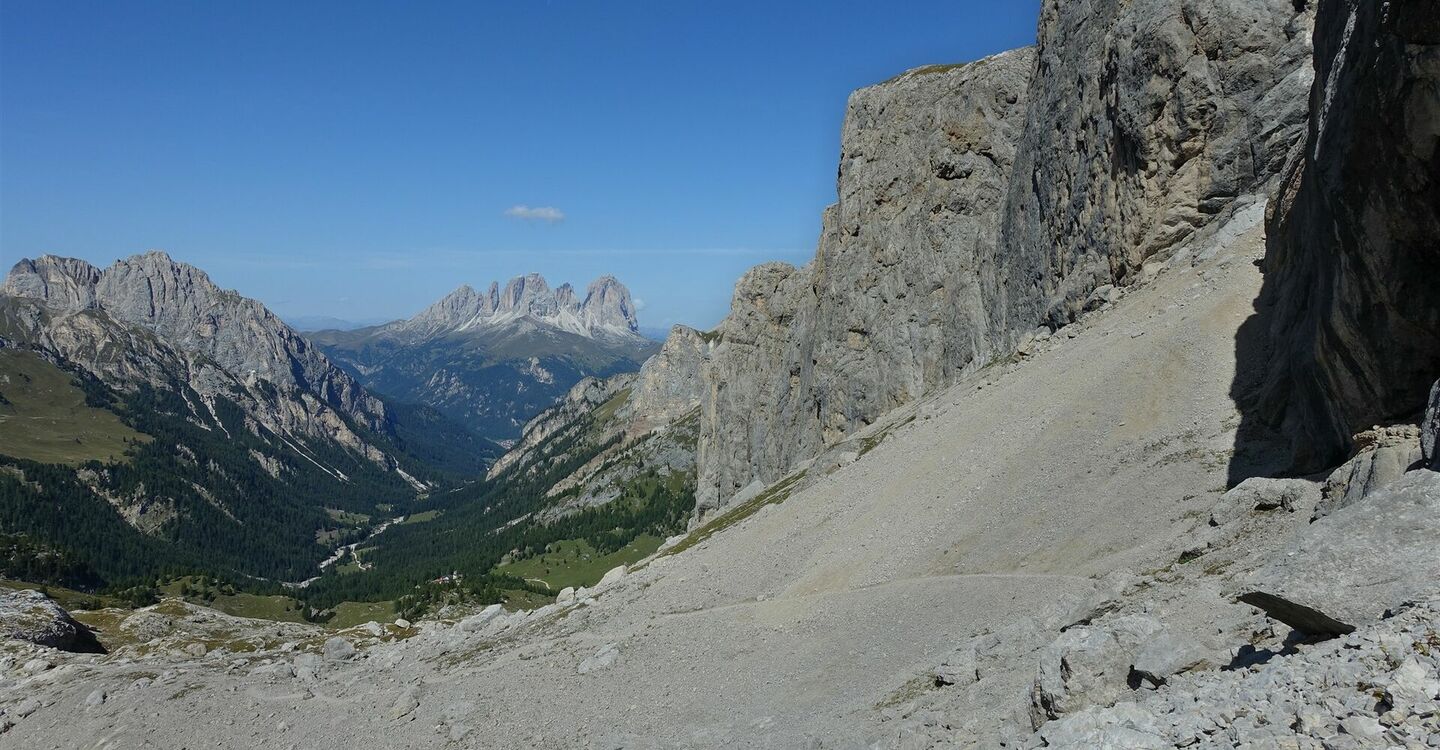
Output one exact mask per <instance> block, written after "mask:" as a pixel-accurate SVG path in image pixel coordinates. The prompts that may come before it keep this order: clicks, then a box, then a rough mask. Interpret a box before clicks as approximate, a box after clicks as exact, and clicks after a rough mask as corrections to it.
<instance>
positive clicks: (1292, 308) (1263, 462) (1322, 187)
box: [1232, 0, 1440, 479]
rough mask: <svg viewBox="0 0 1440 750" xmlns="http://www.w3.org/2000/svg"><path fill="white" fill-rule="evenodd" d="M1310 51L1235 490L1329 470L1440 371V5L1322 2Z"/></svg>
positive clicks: (1270, 255) (1401, 411)
mask: <svg viewBox="0 0 1440 750" xmlns="http://www.w3.org/2000/svg"><path fill="white" fill-rule="evenodd" d="M1315 48H1316V49H1315V65H1316V78H1315V85H1314V88H1313V90H1312V92H1311V101H1310V107H1311V117H1310V122H1309V130H1308V137H1307V141H1306V142H1305V144H1304V148H1303V150H1302V151H1301V152H1300V153H1297V154H1296V157H1295V159H1294V161H1293V162H1292V164H1291V166H1290V167H1289V172H1288V174H1287V176H1286V180H1285V183H1284V185H1283V187H1282V188H1281V190H1280V192H1279V195H1278V196H1277V198H1276V199H1275V200H1274V201H1272V203H1271V207H1270V210H1271V215H1270V217H1269V227H1268V229H1269V247H1268V250H1267V256H1266V261H1265V269H1266V280H1265V287H1264V289H1263V291H1262V292H1261V295H1260V297H1259V299H1258V300H1257V302H1256V309H1257V313H1256V315H1255V317H1254V318H1252V319H1251V320H1250V321H1248V322H1247V324H1246V326H1245V328H1244V329H1243V330H1242V332H1241V337H1240V340H1239V342H1238V347H1239V352H1238V353H1239V356H1240V358H1241V363H1242V365H1244V364H1249V365H1250V369H1251V372H1250V373H1249V375H1248V377H1249V378H1251V380H1249V381H1247V380H1246V379H1245V378H1244V377H1241V378H1237V380H1236V384H1235V396H1236V400H1237V402H1239V403H1240V404H1241V406H1242V409H1243V410H1244V411H1245V413H1246V423H1245V425H1243V427H1242V434H1241V444H1240V445H1239V446H1237V462H1236V464H1237V465H1236V467H1235V470H1234V471H1232V479H1239V478H1243V475H1244V473H1247V472H1256V471H1266V470H1269V471H1275V470H1281V471H1284V470H1288V471H1292V472H1308V471H1314V470H1318V469H1321V468H1324V467H1326V466H1330V465H1333V464H1335V463H1338V462H1339V461H1340V460H1342V459H1344V457H1345V455H1346V453H1347V451H1349V450H1350V447H1351V435H1353V434H1354V433H1356V432H1358V431H1360V430H1364V429H1366V428H1368V427H1370V426H1371V425H1374V424H1380V423H1387V422H1393V421H1396V420H1409V419H1411V418H1413V417H1414V416H1415V415H1416V413H1417V412H1419V411H1420V410H1421V409H1422V408H1423V407H1424V405H1425V401H1426V395H1427V393H1428V391H1429V389H1430V387H1431V384H1432V383H1434V382H1435V377H1436V375H1437V374H1440V285H1437V284H1436V279H1437V278H1440V243H1437V241H1436V238H1437V237H1440V5H1436V4H1435V3H1433V2H1430V1H1429V0H1402V1H1399V2H1391V3H1373V2H1360V1H1359V0H1325V2H1322V3H1321V4H1320V8H1319V11H1318V20H1317V22H1316V29H1315ZM1246 360H1249V362H1248V363H1247V362H1246ZM1265 452H1268V453H1269V454H1270V455H1268V456H1266V455H1263V454H1264V453H1265Z"/></svg>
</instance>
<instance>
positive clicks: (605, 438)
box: [490, 326, 715, 520]
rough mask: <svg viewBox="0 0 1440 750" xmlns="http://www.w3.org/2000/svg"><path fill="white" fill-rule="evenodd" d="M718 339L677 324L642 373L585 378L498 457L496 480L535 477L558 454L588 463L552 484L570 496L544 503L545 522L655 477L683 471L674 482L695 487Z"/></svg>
mask: <svg viewBox="0 0 1440 750" xmlns="http://www.w3.org/2000/svg"><path fill="white" fill-rule="evenodd" d="M714 341H715V336H714V335H712V334H704V333H700V332H699V331H696V330H694V329H692V328H687V327H685V326H675V327H674V329H672V330H671V332H670V337H669V338H668V339H667V340H666V342H665V345H664V346H663V347H662V348H661V350H660V352H659V353H658V354H656V355H655V356H654V357H651V358H650V359H649V360H648V361H647V362H646V363H645V366H644V367H642V368H641V369H640V372H639V373H635V374H624V375H616V376H614V377H611V378H606V379H604V380H598V379H595V378H586V379H585V380H582V381H581V382H580V383H579V384H577V385H576V386H575V387H574V388H571V389H570V392H569V394H567V396H566V398H565V399H564V400H563V401H562V402H561V403H559V404H557V405H556V406H554V407H551V408H550V409H547V410H546V411H544V412H542V413H541V414H540V415H539V416H537V417H536V418H535V419H532V420H530V422H529V423H527V424H526V425H525V432H524V436H523V437H522V439H521V440H520V442H519V443H518V444H517V445H516V446H515V447H514V448H513V449H512V450H510V451H509V452H508V453H506V454H505V456H503V457H502V458H501V459H500V460H499V461H498V462H496V464H495V466H494V467H493V468H492V469H491V471H490V478H491V479H492V480H494V479H498V478H500V477H502V476H504V475H506V474H507V473H510V474H511V477H509V478H510V479H512V480H513V479H515V478H516V475H517V474H521V473H528V474H532V475H533V474H535V473H536V472H538V471H541V470H542V469H543V468H544V467H545V466H547V465H548V464H549V462H550V461H552V460H571V461H573V460H579V461H581V462H582V463H580V464H579V466H578V468H576V469H575V470H574V471H572V472H571V473H570V474H568V475H566V476H564V477H561V478H560V479H558V480H557V481H555V482H554V483H553V484H552V485H551V486H550V487H548V488H546V489H544V491H545V494H546V495H547V497H550V498H560V499H561V500H562V502H559V503H558V504H555V505H552V506H550V507H547V508H545V509H543V510H542V511H541V512H540V513H539V518H540V519H541V520H548V519H551V518H554V517H557V516H561V515H565V514H568V513H571V512H574V511H575V510H578V509H582V508H587V507H594V506H598V505H604V504H606V503H609V502H611V501H613V500H616V499H618V498H620V497H621V496H623V495H624V494H625V493H626V492H627V489H629V488H631V487H632V486H633V485H634V484H635V482H637V481H641V480H643V478H644V477H646V476H647V475H649V476H659V477H664V478H669V477H674V476H676V475H678V481H672V482H671V485H672V486H674V485H676V484H678V485H679V486H680V487H683V488H684V490H685V491H690V490H691V489H693V487H694V485H695V442H696V430H697V428H698V425H699V418H698V406H699V403H700V373H701V371H702V369H703V368H704V366H705V364H706V363H707V361H708V358H709V356H710V351H711V350H712V348H713V346H714Z"/></svg>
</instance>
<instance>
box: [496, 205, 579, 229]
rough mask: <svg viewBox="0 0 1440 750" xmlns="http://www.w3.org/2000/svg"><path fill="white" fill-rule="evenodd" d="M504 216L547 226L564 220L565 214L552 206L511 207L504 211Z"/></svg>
mask: <svg viewBox="0 0 1440 750" xmlns="http://www.w3.org/2000/svg"><path fill="white" fill-rule="evenodd" d="M505 215H506V216H509V217H510V218H512V219H521V220H524V221H543V222H545V223H547V224H557V223H559V222H562V221H564V220H565V212H564V211H561V210H560V209H558V208H556V207H554V206H525V205H519V206H511V207H510V208H507V209H505Z"/></svg>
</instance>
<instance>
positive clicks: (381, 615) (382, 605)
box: [326, 602, 396, 630]
mask: <svg viewBox="0 0 1440 750" xmlns="http://www.w3.org/2000/svg"><path fill="white" fill-rule="evenodd" d="M395 617H396V614H395V602H340V603H339V604H337V605H336V606H335V616H334V617H331V618H330V622H328V623H326V625H328V626H330V627H332V628H334V629H336V630H344V629H345V628H353V627H355V626H356V625H364V624H365V623H367V622H390V621H391V620H394V619H395Z"/></svg>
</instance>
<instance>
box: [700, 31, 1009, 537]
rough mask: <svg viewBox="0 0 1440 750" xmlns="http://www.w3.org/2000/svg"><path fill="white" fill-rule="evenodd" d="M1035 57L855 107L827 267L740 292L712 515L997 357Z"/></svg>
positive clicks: (725, 371)
mask: <svg viewBox="0 0 1440 750" xmlns="http://www.w3.org/2000/svg"><path fill="white" fill-rule="evenodd" d="M1033 61H1034V52H1033V51H1032V50H1029V49H1025V50H1017V51H1014V52H1009V53H1006V54H1004V55H999V56H996V57H993V58H989V59H986V60H982V61H979V62H976V63H972V64H969V65H960V66H944V67H938V68H922V69H919V70H915V71H911V72H909V73H906V74H904V75H902V76H900V77H898V78H896V79H894V80H891V81H887V82H885V83H883V84H880V85H877V86H872V87H870V88H866V89H861V90H860V91H857V92H855V93H854V94H853V95H852V96H851V97H850V102H849V105H848V107H847V110H846V119H845V127H844V131H843V134H842V139H841V140H842V146H841V162H840V176H839V181H838V192H839V202H838V203H837V204H836V205H834V206H832V207H830V208H829V209H827V210H826V212H825V217H824V222H823V229H822V234H821V238H820V248H819V251H818V253H817V255H816V259H815V261H814V262H813V263H811V264H809V265H807V266H805V267H804V268H798V269H797V268H794V267H792V266H789V265H786V264H781V263H770V264H766V265H762V266H759V267H757V268H755V269H753V270H751V271H750V272H749V273H747V274H746V275H745V276H744V278H742V279H741V280H740V282H739V284H737V285H736V288H735V294H734V297H733V301H732V305H731V312H730V315H729V317H727V318H726V319H725V321H724V322H723V323H722V324H721V325H720V327H719V328H718V329H717V330H716V333H717V334H718V336H719V343H718V345H717V346H716V348H715V351H714V354H713V355H712V358H711V363H710V365H709V366H708V367H707V368H706V370H705V373H704V382H705V387H704V396H703V398H702V412H701V413H702V420H701V440H700V458H699V465H700V477H699V480H698V481H699V487H698V491H697V498H698V501H699V504H700V509H701V513H702V514H703V513H704V512H705V511H707V510H709V509H712V508H715V507H718V506H719V505H721V504H723V503H724V502H726V501H727V500H728V499H729V498H730V496H732V495H733V494H734V493H735V492H736V491H738V490H740V489H741V488H742V487H745V486H746V485H749V484H750V483H751V482H752V481H753V480H755V479H757V478H759V479H762V480H764V481H770V480H773V479H776V478H778V477H779V476H780V475H782V474H784V473H785V471H786V470H787V469H788V468H789V467H790V466H792V465H793V464H794V463H795V462H797V461H800V460H804V459H806V458H810V457H813V456H815V455H817V454H818V453H820V452H821V451H822V450H823V449H824V448H825V447H826V446H827V445H829V444H831V443H833V442H835V441H837V440H839V439H840V438H842V437H843V436H844V435H846V434H847V433H849V432H852V431H853V430H855V429H857V428H859V427H862V426H864V425H866V424H868V423H869V422H871V421H873V420H874V419H875V418H877V417H878V416H880V415H881V414H884V413H885V412H888V411H890V410H892V409H894V408H895V407H897V406H900V405H902V404H905V403H908V402H910V401H913V400H914V399H916V398H918V397H919V396H920V395H922V394H924V393H925V392H926V391H927V390H929V389H932V388H934V387H936V386H938V385H940V384H943V383H945V382H948V381H949V379H951V378H953V377H954V376H955V374H957V373H959V372H962V371H964V370H965V369H967V368H970V367H974V366H978V365H979V364H983V363H984V362H985V361H987V360H988V358H989V357H991V356H992V355H993V353H994V351H995V343H996V342H995V338H994V336H993V334H994V332H993V331H992V330H991V329H989V328H988V323H987V318H986V315H985V306H986V297H985V293H984V288H985V286H986V284H985V280H986V279H987V275H986V274H987V273H988V269H990V268H992V267H993V259H994V255H995V253H996V245H995V243H996V236H997V231H998V228H999V222H1000V212H1001V205H1002V203H1003V202H1004V192H1005V182H1006V180H1007V179H1008V175H1009V171H1010V165H1011V163H1012V162H1013V161H1014V159H1015V144H1016V142H1017V141H1018V139H1019V137H1020V132H1021V128H1022V125H1023V122H1024V113H1025V92H1026V89H1027V85H1028V78H1029V74H1030V70H1031V68H1032V64H1033Z"/></svg>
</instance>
